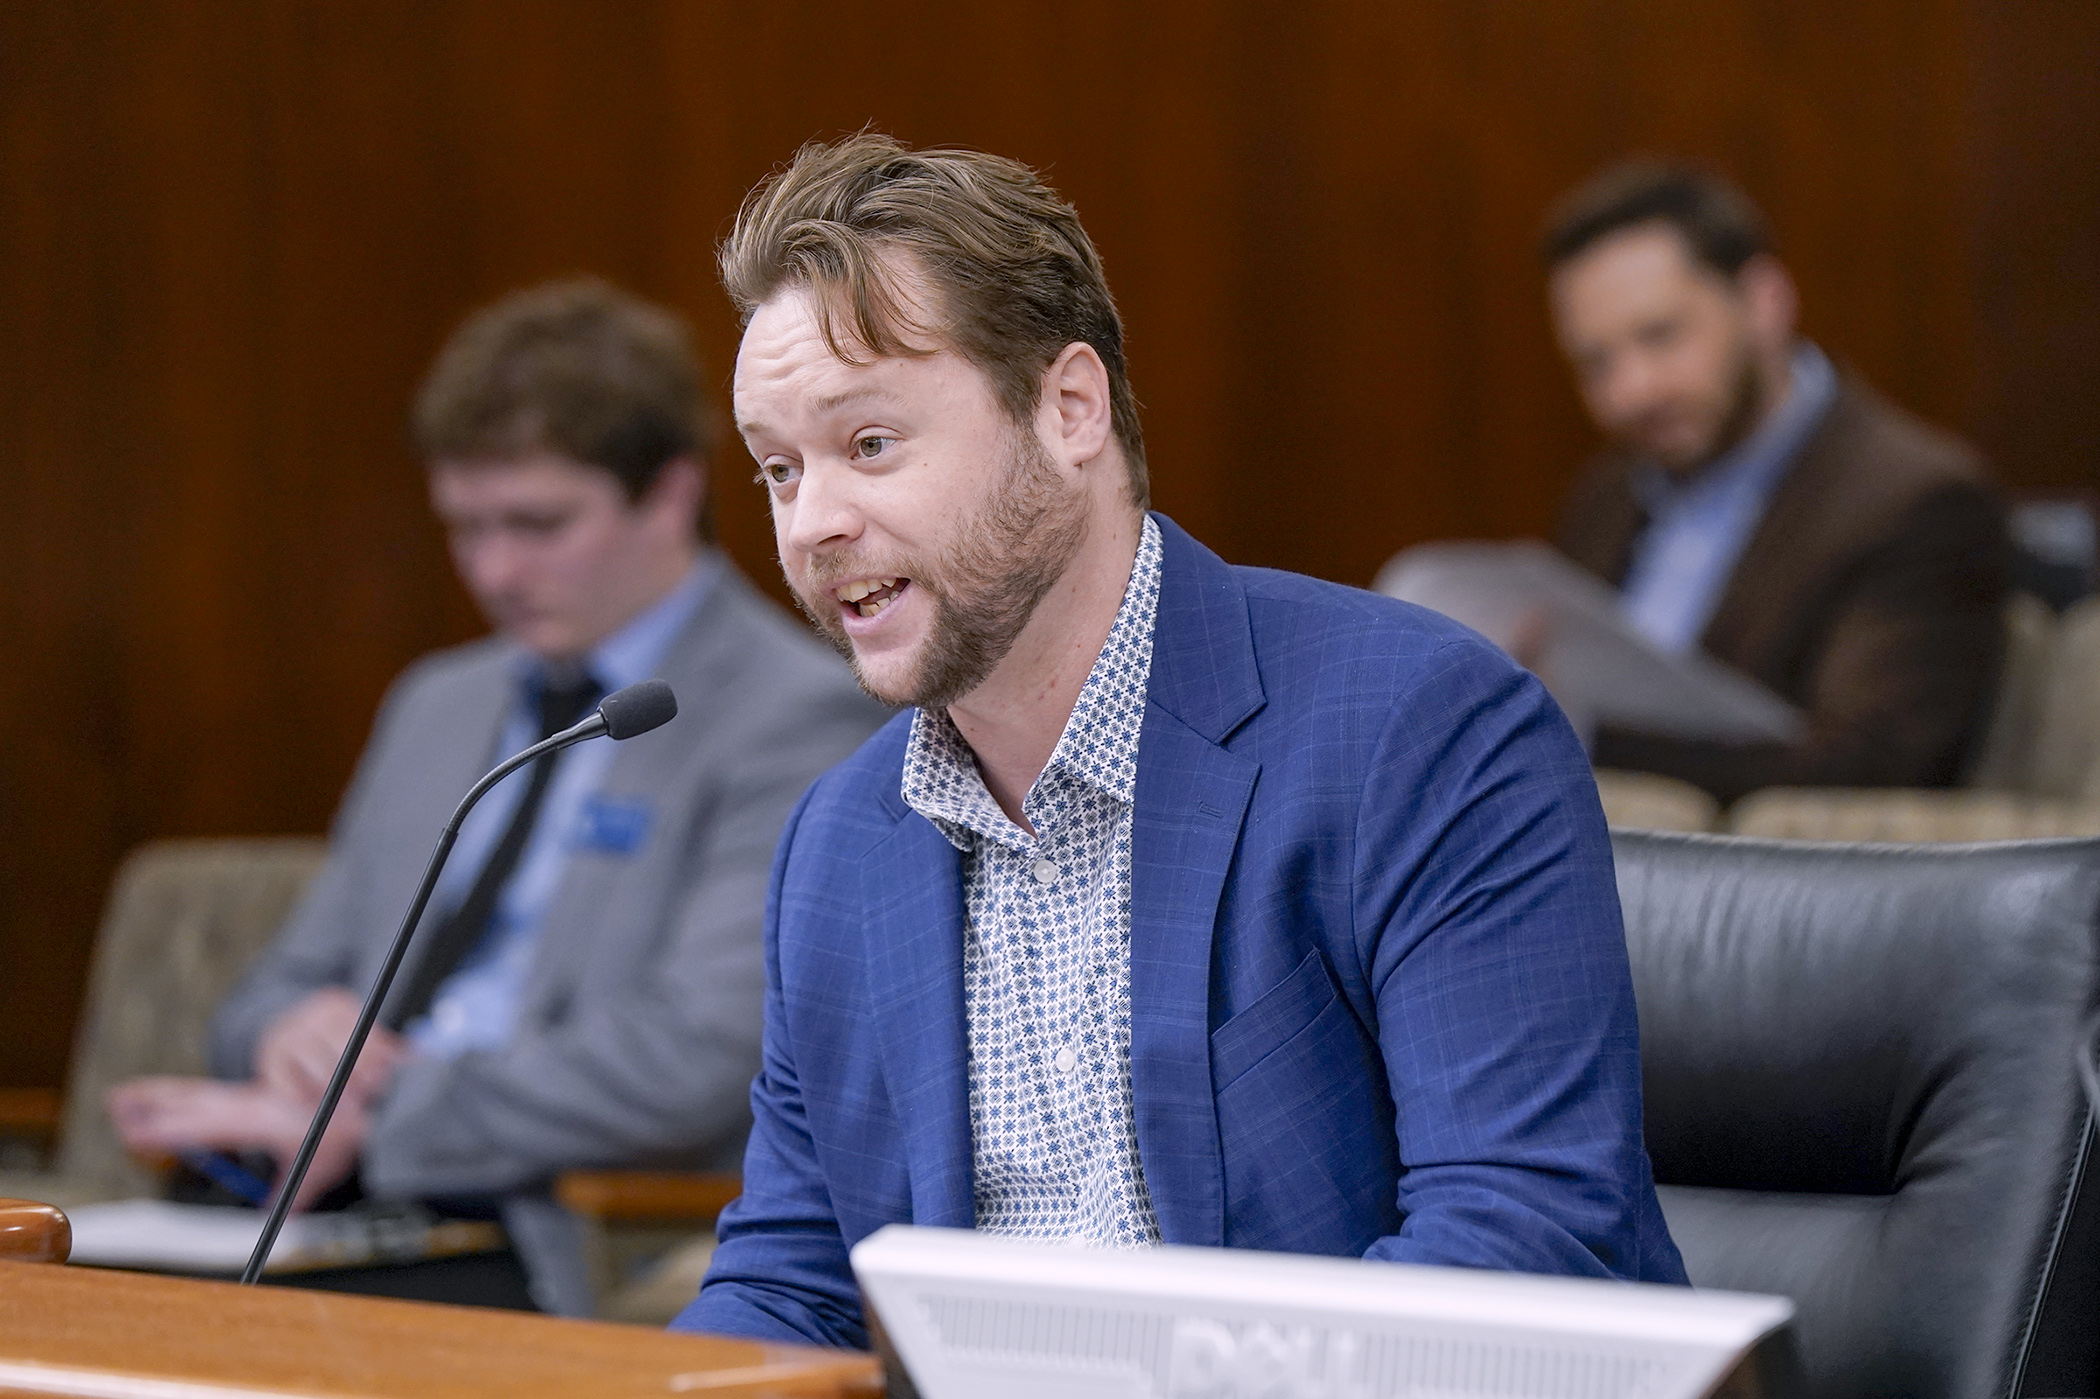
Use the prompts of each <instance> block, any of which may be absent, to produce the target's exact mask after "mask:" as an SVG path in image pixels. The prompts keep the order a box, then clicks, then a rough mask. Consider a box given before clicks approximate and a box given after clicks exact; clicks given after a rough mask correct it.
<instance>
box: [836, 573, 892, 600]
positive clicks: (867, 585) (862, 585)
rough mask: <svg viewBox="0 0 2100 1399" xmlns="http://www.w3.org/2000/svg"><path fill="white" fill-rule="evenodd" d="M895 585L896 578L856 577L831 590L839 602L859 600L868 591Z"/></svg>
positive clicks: (878, 590)
mask: <svg viewBox="0 0 2100 1399" xmlns="http://www.w3.org/2000/svg"><path fill="white" fill-rule="evenodd" d="M896 586H897V580H896V579H894V578H856V579H855V580H854V581H853V582H851V583H845V584H841V585H840V586H839V587H838V588H835V589H833V592H834V593H835V594H836V596H837V597H838V600H839V601H840V602H848V603H852V602H859V601H860V600H861V599H862V598H864V597H866V596H867V595H868V594H869V593H873V592H880V591H881V590H882V589H884V588H894V587H896Z"/></svg>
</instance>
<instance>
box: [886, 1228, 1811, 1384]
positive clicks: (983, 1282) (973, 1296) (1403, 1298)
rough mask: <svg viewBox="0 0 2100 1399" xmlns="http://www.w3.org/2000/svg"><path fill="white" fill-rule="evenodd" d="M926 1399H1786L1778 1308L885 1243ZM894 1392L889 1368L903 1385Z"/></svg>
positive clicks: (1055, 1250) (910, 1355) (1333, 1269)
mask: <svg viewBox="0 0 2100 1399" xmlns="http://www.w3.org/2000/svg"><path fill="white" fill-rule="evenodd" d="M853 1270H854V1273H855V1274H856V1275H857V1276H858V1277H859V1279H860V1285H861V1289H862V1292H863V1293H864V1295H865V1296H866V1298H867V1300H868V1303H869V1305H870V1308H871V1311H872V1313H873V1314H874V1318H875V1320H876V1321H877V1323H878V1325H879V1329H880V1331H881V1333H882V1335H883V1341H882V1343H883V1345H884V1348H885V1350H886V1352H888V1353H890V1354H892V1355H893V1356H894V1359H895V1361H896V1362H898V1363H901V1366H902V1369H903V1371H904V1372H905V1374H906V1377H907V1378H905V1379H904V1380H903V1381H902V1382H901V1383H900V1382H896V1381H893V1387H892V1390H891V1394H892V1399H900V1395H899V1390H900V1388H903V1387H904V1386H905V1385H908V1386H910V1387H913V1388H915V1389H916V1393H917V1394H918V1396H920V1399H989V1397H991V1396H996V1399H1401V1396H1407V1397H1408V1399H1636V1397H1637V1399H1704V1396H1718V1395H1728V1396H1731V1397H1732V1396H1746V1399H1747V1396H1753V1395H1754V1396H1760V1397H1761V1399H1777V1397H1778V1396H1781V1395H1786V1394H1791V1393H1792V1392H1793V1389H1794V1384H1795V1383H1796V1381H1795V1379H1794V1371H1795V1369H1796V1367H1795V1365H1794V1360H1793V1352H1792V1339H1791V1338H1792V1331H1791V1328H1790V1326H1789V1322H1790V1321H1791V1319H1792V1317H1793V1314H1794V1307H1793V1304H1792V1303H1791V1302H1789V1301H1787V1300H1786V1299H1785V1298H1783V1297H1758V1296H1752V1295H1749V1294H1746V1293H1734V1292H1701V1291H1694V1290H1692V1289H1690V1288H1682V1287H1658V1286H1650V1285H1646V1284H1638V1283H1617V1282H1602V1281H1596V1280H1591V1279H1583V1278H1547V1277H1531V1276H1526V1275H1522V1274H1516V1273H1494V1272H1485V1271H1481V1270H1478V1269H1471V1268H1429V1267H1420V1266H1416V1265H1412V1264H1403V1263H1366V1262H1363V1261H1361V1260H1359V1259H1348V1258H1312V1257H1306V1256H1303V1255H1298V1254H1279V1253H1254V1252H1250V1251H1247V1250H1242V1249H1212V1248H1179V1247H1163V1248H1153V1249H1143V1250H1138V1251H1127V1252H1126V1251H1111V1250H1102V1249H1089V1248H1080V1247H1074V1246H1069V1245H1062V1244H1042V1243H1026V1242H1020V1241H1017V1240H1012V1239H1001V1238H995V1237H991V1236H989V1235H984V1234H975V1233H971V1232H969V1231H968V1230H961V1229H925V1228H915V1227H911V1226H908V1225H891V1226H890V1227H888V1228H885V1229H881V1230H879V1231H877V1232H876V1233H874V1234H872V1235H870V1236H869V1237H868V1238H866V1239H864V1240H863V1241H862V1242H861V1243H860V1244H859V1245H858V1246H857V1247H856V1248H855V1249H854V1250H853ZM893 1374H894V1367H893Z"/></svg>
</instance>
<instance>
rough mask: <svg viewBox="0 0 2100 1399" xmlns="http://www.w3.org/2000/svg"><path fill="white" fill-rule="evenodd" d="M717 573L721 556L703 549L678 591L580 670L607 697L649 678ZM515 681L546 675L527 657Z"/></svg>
mask: <svg viewBox="0 0 2100 1399" xmlns="http://www.w3.org/2000/svg"><path fill="white" fill-rule="evenodd" d="M721 571H722V556H721V555H720V554H718V553H716V552H715V551H714V550H712V549H703V550H702V551H701V552H700V556H699V557H698V558H696V559H695V560H693V566H692V567H691V568H689V569H687V570H686V573H685V577H683V578H681V579H679V580H678V586H676V587H675V588H673V589H671V591H670V592H668V593H665V594H664V595H663V596H662V597H661V598H659V599H657V600H656V601H655V602H653V603H651V604H650V605H649V606H648V607H647V608H645V609H643V611H642V612H641V614H640V615H639V616H637V617H635V619H634V620H633V621H631V622H629V623H628V624H627V625H626V626H624V627H621V628H620V629H619V630H618V631H616V632H614V633H613V634H612V635H611V636H608V637H607V638H605V640H603V641H601V642H599V643H598V644H597V645H596V646H594V647H592V648H591V653H590V655H588V656H587V657H585V658H584V668H585V669H586V670H588V671H589V672H590V674H591V678H592V679H594V680H596V681H597V682H598V687H599V688H600V689H601V690H603V691H605V693H607V694H611V693H612V692H613V691H614V690H624V689H626V688H627V687H628V686H629V685H633V684H637V683H639V682H641V681H643V680H647V679H649V678H650V677H651V676H653V675H655V674H656V672H657V669H658V667H660V666H661V665H662V664H663V659H664V656H665V654H666V653H668V652H669V651H670V649H671V643H672V642H673V641H674V640H676V639H677V636H678V633H680V632H681V631H683V630H685V625H686V623H687V622H689V621H691V620H692V618H693V613H694V612H695V611H696V610H697V609H698V608H699V606H700V603H701V600H702V599H704V598H705V597H706V596H707V593H708V590H709V589H710V588H711V587H713V586H714V583H715V579H716V577H717V576H718V575H719V574H720V573H721ZM518 669H519V677H520V679H521V680H524V681H526V682H528V683H536V682H537V681H539V680H540V679H541V678H542V677H544V676H545V675H546V673H547V663H546V662H545V661H544V660H542V659H541V658H540V657H538V656H535V655H533V654H531V653H530V652H527V653H526V654H525V655H524V656H522V657H521V658H520V660H519V666H518Z"/></svg>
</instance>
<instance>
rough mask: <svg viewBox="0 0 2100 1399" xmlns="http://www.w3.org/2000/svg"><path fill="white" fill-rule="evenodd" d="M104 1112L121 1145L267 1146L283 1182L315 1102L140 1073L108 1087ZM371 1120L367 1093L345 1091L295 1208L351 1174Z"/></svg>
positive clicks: (152, 1151)
mask: <svg viewBox="0 0 2100 1399" xmlns="http://www.w3.org/2000/svg"><path fill="white" fill-rule="evenodd" d="M109 1115H110V1120H111V1121H112V1122H114V1123H115V1124H116V1128H117V1135H118V1136H120V1137H122V1138H123V1140H124V1145H125V1146H127V1147H129V1148H130V1149H131V1150H133V1151H135V1152H139V1153H141V1154H143V1155H161V1154H168V1153H179V1152H185V1151H197V1150H203V1151H232V1152H243V1151H261V1152H266V1153H268V1155H269V1156H270V1158H271V1159H272V1160H274V1161H275V1162H276V1163H277V1169H278V1173H279V1174H278V1179H279V1181H280V1182H282V1180H283V1172H284V1171H285V1169H286V1168H287V1167H289V1166H290V1165H291V1162H292V1158H293V1157H294V1156H296V1155H297V1154H298V1152H299V1144H300V1142H301V1141H303V1140H304V1139H305V1137H306V1126H307V1121H308V1119H309V1118H310V1117H311V1116H312V1107H311V1105H309V1104H307V1103H306V1102H304V1101H302V1100H295V1099H290V1098H287V1097H285V1096H284V1095H283V1094H281V1093H277V1092H274V1091H272V1090H271V1089H270V1088H269V1087H267V1086H265V1085H264V1084H262V1083H260V1082H255V1083H223V1082H221V1081H219V1080H217V1079H210V1078H138V1079H133V1080H131V1081H130V1082H129V1083H121V1084H118V1085H117V1086H116V1087H115V1088H112V1089H111V1090H110V1093H109ZM370 1126H371V1119H370V1116H369V1115H368V1113H367V1111H366V1107H365V1102H364V1100H363V1099H360V1098H356V1097H355V1096H354V1095H351V1094H347V1093H346V1094H345V1095H344V1096H343V1101H342V1104H341V1106H340V1107H339V1108H338V1109H337V1111H336V1114H335V1117H334V1119H333V1120H332V1121H330V1123H329V1125H328V1134H327V1135H326V1136H325V1137H323V1138H322V1139H321V1149H320V1151H318V1152H317V1153H315V1155H314V1160H313V1165H312V1166H311V1167H310V1168H309V1169H308V1170H307V1173H306V1179H305V1181H304V1182H303V1183H302V1184H301V1185H300V1188H299V1194H298V1195H297V1196H296V1197H295V1198H294V1199H293V1201H292V1208H293V1209H295V1210H303V1209H305V1208H306V1207H307V1206H309V1205H311V1204H312V1203H313V1202H314V1201H315V1200H316V1199H318V1198H319V1197H320V1196H322V1195H323V1194H326V1193H327V1192H328V1191H329V1190H330V1189H332V1188H333V1187H335V1186H336V1185H338V1184H340V1183H341V1182H342V1181H343V1180H344V1179H346V1178H347V1177H348V1176H349V1174H350V1171H351V1168H352V1167H354V1166H355V1165H356V1164H357V1154H358V1151H359V1149H360V1148H361V1147H362V1146H363V1145H364V1140H365V1135H366V1133H367V1132H368V1131H369V1130H370Z"/></svg>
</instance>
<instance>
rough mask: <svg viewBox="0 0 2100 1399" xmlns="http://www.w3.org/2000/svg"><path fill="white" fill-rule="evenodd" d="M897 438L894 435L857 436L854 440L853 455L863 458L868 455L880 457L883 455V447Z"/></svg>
mask: <svg viewBox="0 0 2100 1399" xmlns="http://www.w3.org/2000/svg"><path fill="white" fill-rule="evenodd" d="M896 440H897V439H896V438H894V437H873V436H870V437H858V438H855V439H854V441H853V455H854V456H856V457H860V458H862V459H863V460H865V459H866V458H868V457H879V456H881V455H882V452H883V449H884V448H885V447H887V446H889V445H890V444H891V443H892V442H895V441H896Z"/></svg>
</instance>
